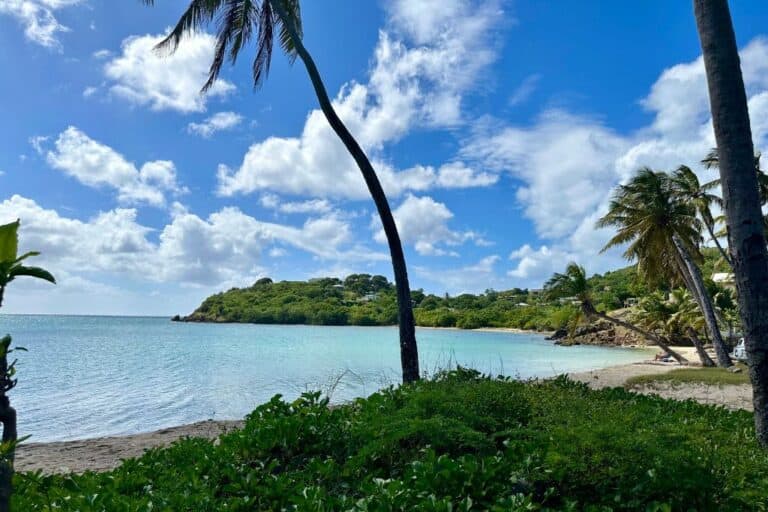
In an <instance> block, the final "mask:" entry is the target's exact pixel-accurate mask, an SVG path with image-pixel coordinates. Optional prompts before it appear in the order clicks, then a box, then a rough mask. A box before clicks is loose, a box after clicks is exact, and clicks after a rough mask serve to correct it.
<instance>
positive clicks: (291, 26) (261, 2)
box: [142, 0, 419, 382]
mask: <svg viewBox="0 0 768 512" xmlns="http://www.w3.org/2000/svg"><path fill="white" fill-rule="evenodd" d="M142 1H143V2H144V3H145V4H148V5H152V4H154V0H142ZM214 18H218V20H219V23H218V34H217V44H216V50H215V53H214V57H213V61H212V63H211V67H210V71H209V74H208V80H207V81H206V83H205V85H204V86H203V91H206V90H208V89H209V88H210V87H211V86H212V85H213V84H214V83H215V81H216V79H217V77H218V76H219V72H220V71H221V68H222V66H223V65H224V62H225V61H226V60H227V59H228V60H229V61H230V62H232V63H234V62H235V61H236V59H237V57H238V56H239V55H240V51H241V50H242V49H243V48H244V47H245V46H246V45H247V44H248V43H249V42H251V40H253V41H254V43H255V47H256V54H255V57H254V59H253V66H252V69H253V83H254V85H255V86H257V87H258V86H259V85H261V83H262V82H263V80H264V79H265V78H266V77H267V75H268V74H269V67H270V63H271V60H272V50H273V43H274V39H275V38H277V40H278V41H279V44H280V46H281V47H282V49H283V51H284V52H285V53H286V55H287V56H288V58H289V60H290V61H291V62H293V61H294V60H295V59H296V58H297V57H298V58H300V59H301V61H302V62H303V63H304V66H305V68H306V70H307V73H308V74H309V78H310V80H311V81H312V86H313V87H314V89H315V94H316V95H317V99H318V101H319V103H320V108H321V110H322V111H323V114H324V115H325V117H326V119H327V120H328V123H329V124H330V125H331V128H333V130H334V132H335V133H336V135H337V136H338V137H339V139H340V140H341V141H342V142H343V143H344V146H345V147H346V148H347V150H348V151H349V154H350V155H351V156H352V158H353V159H354V160H355V163H356V164H357V166H358V167H359V168H360V172H361V173H362V175H363V179H364V180H365V183H366V185H367V186H368V190H369V192H370V194H371V197H372V198H373V201H374V203H375V204H376V209H377V210H378V212H379V216H380V218H381V223H382V225H383V227H384V233H385V235H386V237H387V242H388V243H389V251H390V255H391V258H392V268H393V271H394V276H395V286H396V291H397V304H398V323H399V325H400V360H401V364H402V370H403V381H404V382H411V381H415V380H418V378H419V355H418V349H417V345H416V330H415V324H414V317H413V309H412V305H411V292H410V286H409V284H408V272H407V268H406V264H405V255H404V254H403V247H402V244H401V242H400V235H399V234H398V231H397V226H396V224H395V219H394V217H393V216H392V210H391V209H390V206H389V202H388V201H387V197H386V195H385V194H384V189H383V188H382V186H381V183H380V182H379V178H378V176H377V175H376V172H375V171H374V169H373V166H372V165H371V162H370V160H369V159H368V157H367V156H366V154H365V152H364V151H363V149H362V148H361V147H360V144H358V142H357V141H356V140H355V138H354V137H353V136H352V134H351V133H350V132H349V130H348V129H347V127H346V126H345V125H344V123H343V122H342V121H341V119H340V118H339V116H338V115H337V114H336V111H335V110H334V108H333V105H332V104H331V100H330V98H329V97H328V92H327V91H326V88H325V84H323V81H322V78H321V77H320V73H319V71H318V69H317V66H316V65H315V62H314V60H313V59H312V57H311V55H310V54H309V52H308V51H307V49H306V48H305V47H304V44H303V41H302V36H303V31H302V23H301V12H300V5H299V0H251V1H245V0H192V2H191V3H190V5H189V7H188V8H187V10H186V11H185V12H184V13H183V14H182V15H181V18H180V19H179V21H178V23H177V24H176V26H175V27H174V28H173V29H172V30H171V33H170V34H169V35H168V36H167V37H166V38H165V39H164V40H163V41H161V42H160V44H159V45H158V49H160V50H165V51H170V52H173V51H174V50H176V48H177V47H178V46H179V45H180V44H183V38H184V36H185V35H186V34H188V33H190V32H194V31H196V30H199V29H202V28H203V27H205V26H206V25H208V24H209V23H210V22H212V21H213V19H214Z"/></svg>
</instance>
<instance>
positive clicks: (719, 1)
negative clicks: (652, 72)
mask: <svg viewBox="0 0 768 512" xmlns="http://www.w3.org/2000/svg"><path fill="white" fill-rule="evenodd" d="M693 6H694V13H695V16H696V28H697V29H698V32H699V39H700V41H701V48H702V54H703V56H704V68H705V70H706V75H707V84H708V88H709V102H710V107H711V111H712V125H713V127H714V131H715V141H716V142H717V152H718V162H719V164H720V179H721V180H722V184H723V201H724V203H725V217H726V225H727V226H728V246H729V247H730V253H731V259H732V261H733V271H734V274H735V276H736V287H737V289H738V298H739V306H740V308H739V309H740V311H741V321H742V325H743V328H744V340H745V346H746V350H747V361H748V363H749V375H750V378H751V380H752V393H753V395H752V398H753V400H752V402H753V406H754V410H755V431H756V433H757V439H758V440H759V442H760V443H761V444H762V445H763V446H764V447H768V357H766V353H768V249H767V248H766V242H765V233H764V229H763V226H762V224H763V212H762V210H761V207H760V194H759V189H758V179H757V175H756V173H755V172H754V167H755V166H754V146H753V144H752V129H751V126H750V123H749V111H748V109H747V94H746V91H745V89H744V79H743V77H742V75H741V66H740V64H739V50H738V47H737V46H736V35H735V34H734V31H733V22H732V21H731V13H730V10H729V8H728V2H727V0H694V2H693Z"/></svg>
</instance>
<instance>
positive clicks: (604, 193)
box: [0, 0, 768, 315]
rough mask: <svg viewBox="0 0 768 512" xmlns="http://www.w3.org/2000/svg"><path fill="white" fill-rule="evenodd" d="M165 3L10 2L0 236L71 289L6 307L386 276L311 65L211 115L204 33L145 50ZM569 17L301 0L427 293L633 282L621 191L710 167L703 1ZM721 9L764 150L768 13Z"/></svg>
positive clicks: (95, 304)
mask: <svg viewBox="0 0 768 512" xmlns="http://www.w3.org/2000/svg"><path fill="white" fill-rule="evenodd" d="M156 4H157V5H156V6H155V7H154V8H147V7H143V6H142V5H141V4H140V2H138V1H135V2H134V1H126V2H110V3H109V5H108V4H107V2H101V1H97V0H2V1H0V46H2V48H3V49H4V51H3V52H2V53H0V67H2V69H6V70H12V73H10V72H8V73H6V75H5V79H4V80H2V81H0V98H2V100H1V101H2V112H3V114H4V115H3V116H2V117H3V119H4V121H5V122H3V123H0V173H2V174H0V221H10V220H13V219H15V218H16V217H20V218H21V220H22V224H23V227H22V239H21V242H22V245H23V248H25V249H37V250H40V251H42V252H43V256H42V257H41V258H39V261H38V263H40V264H43V265H45V266H47V267H49V268H50V269H51V270H53V271H54V272H55V274H56V275H57V277H58V278H59V285H58V286H57V287H55V288H50V287H48V286H47V285H43V284H36V283H22V282H18V283H14V285H13V286H14V289H13V290H11V291H10V292H9V297H8V300H7V301H6V304H5V306H6V308H4V309H5V310H6V311H8V312H44V313H101V314H162V315H165V314H174V313H186V312H189V311H190V310H191V309H193V308H194V307H195V306H196V305H197V304H198V303H199V302H200V300H201V299H202V298H204V297H205V296H207V295H208V294H209V293H211V292H213V291H218V290H221V289H227V288H229V287H232V286H246V285H249V284H250V283H252V282H253V281H254V280H255V279H257V278H259V277H262V276H265V275H268V276H270V277H273V278H275V279H306V278H310V277H315V276H321V275H337V276H344V275H346V274H348V273H351V272H369V273H382V274H385V275H388V276H390V275H391V270H390V266H389V262H388V258H387V247H386V245H384V244H383V243H382V242H383V237H382V234H381V233H380V226H379V225H378V224H377V222H378V221H377V220H376V218H375V216H374V215H373V213H374V210H373V208H372V204H371V202H370V200H369V199H368V197H367V193H366V191H365V188H364V186H363V182H362V179H361V178H360V177H359V175H358V171H357V170H356V168H355V167H354V165H353V164H352V162H351V160H350V159H349V157H348V156H347V155H346V153H345V152H344V150H343V148H342V147H341V145H340V144H339V143H338V141H336V139H335V137H334V135H333V134H332V132H331V131H330V129H329V127H328V126H327V124H326V123H325V121H324V119H323V118H322V116H321V115H320V113H319V111H317V110H316V105H317V103H316V99H315V96H314V93H313V90H312V88H311V87H310V83H309V80H308V78H307V76H306V73H305V71H304V68H303V67H302V66H301V63H300V62H297V63H296V64H295V65H294V66H292V67H291V66H290V65H289V64H288V62H287V61H286V59H285V58H284V57H283V55H281V54H279V53H277V52H276V53H275V56H274V59H273V66H272V70H271V74H270V76H269V79H268V80H267V81H266V82H265V84H264V86H263V87H262V88H261V89H259V90H256V91H254V89H253V87H252V84H251V82H250V75H249V65H250V58H251V57H252V55H253V53H252V52H251V51H246V52H245V53H244V54H243V56H242V57H241V59H240V60H239V61H238V63H237V65H235V66H233V67H227V68H226V69H225V70H224V72H223V73H222V76H221V79H220V81H219V82H218V83H217V84H216V85H215V86H214V88H213V89H212V90H211V92H210V93H209V94H208V95H207V96H200V95H199V94H198V91H199V88H200V86H201V85H202V83H203V82H204V80H205V72H206V70H207V66H208V64H209V62H210V56H211V54H212V45H213V38H212V37H211V35H210V34H206V33H200V34H197V35H195V36H193V37H191V38H189V39H187V40H186V41H184V42H183V43H182V45H181V46H180V48H179V51H178V52H177V53H176V54H174V55H173V56H170V57H163V56H159V55H157V54H156V53H153V52H152V51H151V48H152V46H153V44H154V43H155V42H156V41H158V40H159V39H160V37H161V36H162V34H164V33H165V31H166V30H167V27H168V26H170V25H171V24H173V23H174V22H175V21H176V19H177V17H178V15H179V14H180V13H181V11H182V9H183V8H184V6H185V5H184V4H185V2H182V1H177V0H173V1H172V0H166V1H162V0H161V1H159V2H156ZM572 5H573V7H572V8H568V7H566V5H565V4H564V3H560V2H538V1H532V0H529V1H525V0H507V1H505V0H478V1H469V0H421V1H415V0H392V1H386V2H385V1H383V0H381V1H367V2H354V1H352V0H325V1H323V2H304V5H303V18H304V24H305V44H306V45H307V47H308V48H309V50H310V51H311V52H312V54H313V56H314V57H315V59H316V61H317V63H318V66H319V67H320V70H321V73H322V75H323V78H324V79H325V82H326V85H327V88H328V90H329V92H330V93H331V95H332V96H334V97H335V98H336V99H335V103H336V106H337V109H338V111H339V113H340V114H341V116H342V118H343V119H344V120H345V121H346V122H347V123H348V124H349V127H350V129H351V130H352V131H353V133H354V134H355V135H356V136H357V137H358V138H359V140H360V142H361V143H362V144H363V146H364V147H365V148H366V150H367V151H368V153H369V155H370V157H371V159H372V161H373V162H374V164H375V167H376V168H377V170H378V172H379V174H380V176H381V179H382V182H383V183H384V185H385V188H386V190H387V193H388V195H389V198H390V202H391V204H392V207H393V208H394V210H395V215H396V218H397V220H398V224H399V225H400V228H401V235H402V238H403V240H404V242H405V246H406V253H407V259H408V264H409V269H410V276H411V281H412V286H413V287H414V288H424V289H425V290H426V291H430V292H435V293H444V292H450V293H452V294H454V293H460V292H464V291H469V292H480V291H483V290H485V289H487V288H495V289H504V288H509V287H512V286H520V287H534V288H535V287H539V286H540V285H541V283H542V282H543V281H544V280H546V279H547V278H548V277H549V276H550V275H551V273H552V272H553V271H557V270H560V269H562V268H563V267H564V265H565V264H566V263H567V262H568V261H571V260H575V261H577V262H579V263H581V264H584V265H585V266H586V267H587V268H588V270H589V271H591V272H603V271H605V270H609V269H612V268H616V267H618V266H621V265H623V264H624V262H623V261H622V260H621V258H620V254H619V253H618V252H611V253H607V254H602V255H600V254H598V252H599V249H600V248H601V247H602V244H603V243H604V242H605V240H606V239H607V237H608V235H609V233H608V232H605V231H598V230H595V229H594V222H595V219H597V218H598V217H599V216H600V214H601V213H602V212H604V208H605V204H606V201H607V198H608V197H609V195H610V192H611V190H612V188H613V187H615V185H616V184H618V183H620V182H621V181H622V180H624V179H626V178H627V176H629V175H630V174H631V173H632V171H634V170H635V169H636V168H637V167H639V166H641V165H649V166H653V167H658V168H661V169H667V168H672V167H674V166H677V165H679V164H681V163H686V164H688V165H695V164H696V162H697V161H698V160H700V159H701V158H702V157H703V156H704V154H705V153H706V152H707V150H708V148H710V147H712V145H713V136H712V133H711V122H710V119H709V114H708V103H707V97H706V82H705V78H704V73H703V66H702V64H701V60H700V50H699V47H698V39H697V36H696V32H695V25H694V20H693V15H692V12H691V6H690V2H668V1H662V0H658V1H647V2H642V3H641V4H639V5H630V4H629V3H626V2H597V1H594V2H580V3H579V4H578V8H576V7H575V6H576V4H575V3H574V4H572ZM732 9H733V17H734V23H735V27H736V32H737V37H738V42H739V45H740V47H741V48H742V60H743V69H744V74H745V80H746V84H747V89H748V94H749V97H750V111H751V115H752V119H753V130H754V135H755V142H756V144H757V146H758V147H764V146H765V140H766V136H767V135H768V122H766V120H765V119H767V118H768V117H767V115H768V39H765V38H764V37H765V31H764V29H765V26H766V21H768V16H767V15H766V12H765V9H764V7H763V6H761V3H760V2H758V1H747V0H742V1H739V2H733V5H732ZM211 30H214V27H211ZM701 172H702V176H704V175H705V173H704V171H701Z"/></svg>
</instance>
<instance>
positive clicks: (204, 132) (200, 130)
mask: <svg viewBox="0 0 768 512" xmlns="http://www.w3.org/2000/svg"><path fill="white" fill-rule="evenodd" d="M242 122H243V116H241V115H240V114H238V113H236V112H217V113H215V114H213V115H212V116H211V117H209V118H207V119H205V120H204V121H203V122H202V123H189V124H188V125H187V131H188V132H189V133H194V134H195V135H199V136H201V137H203V138H205V139H209V138H211V136H213V134H215V133H216V132H220V131H225V130H231V129H232V128H234V127H236V126H237V125H239V124H240V123H242Z"/></svg>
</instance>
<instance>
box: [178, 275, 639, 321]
mask: <svg viewBox="0 0 768 512" xmlns="http://www.w3.org/2000/svg"><path fill="white" fill-rule="evenodd" d="M590 281H592V282H593V285H594V289H595V290H596V299H597V300H596V304H597V306H598V308H601V309H604V310H612V309H616V308H620V307H622V306H623V305H624V301H625V300H626V299H627V298H630V297H638V296H642V295H644V294H647V293H648V290H647V289H646V288H645V287H644V286H643V285H642V284H641V283H640V281H639V280H638V279H637V276H636V273H635V270H634V267H627V268H624V269H620V270H617V271H613V272H607V273H606V274H604V275H595V276H593V277H591V278H590ZM411 298H412V300H413V305H414V312H415V315H416V323H417V324H418V325H420V326H425V327H459V328H464V329H473V328H480V327H514V328H520V329H534V330H543V331H547V330H555V329H560V328H564V327H566V326H567V325H568V323H569V322H570V321H571V319H572V318H573V317H574V315H575V314H576V311H577V307H576V306H574V305H573V304H571V303H570V301H568V300H564V301H549V300H547V299H546V297H544V296H543V295H542V294H541V293H540V292H539V291H535V290H527V289H520V288H513V289H511V290H503V291H495V290H490V289H489V290H486V291H485V292H484V293H482V294H479V295H473V294H461V295H458V296H449V295H447V294H446V295H444V296H438V295H434V294H426V293H425V292H424V291H423V290H415V291H413V292H412V293H411ZM174 319H176V320H183V321H191V322H243V323H263V324H314V325H394V324H396V323H397V304H396V299H395V290H394V285H393V284H392V283H390V282H389V281H388V280H387V278H386V277H384V276H378V275H369V274H352V275H350V276H347V277H346V278H345V279H343V280H341V279H337V278H330V277H329V278H318V279H311V280H309V281H280V282H273V281H272V280H271V279H269V278H263V279H259V280H258V281H256V282H255V283H254V284H253V285H252V286H250V287H247V288H232V289H231V290H228V291H226V292H222V293H217V294H215V295H212V296H210V297H208V298H207V299H205V301H203V303H202V304H201V305H200V307H198V308H197V309H196V310H195V311H194V312H193V313H192V314H190V315H189V316H187V317H183V318H179V317H175V318H174Z"/></svg>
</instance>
